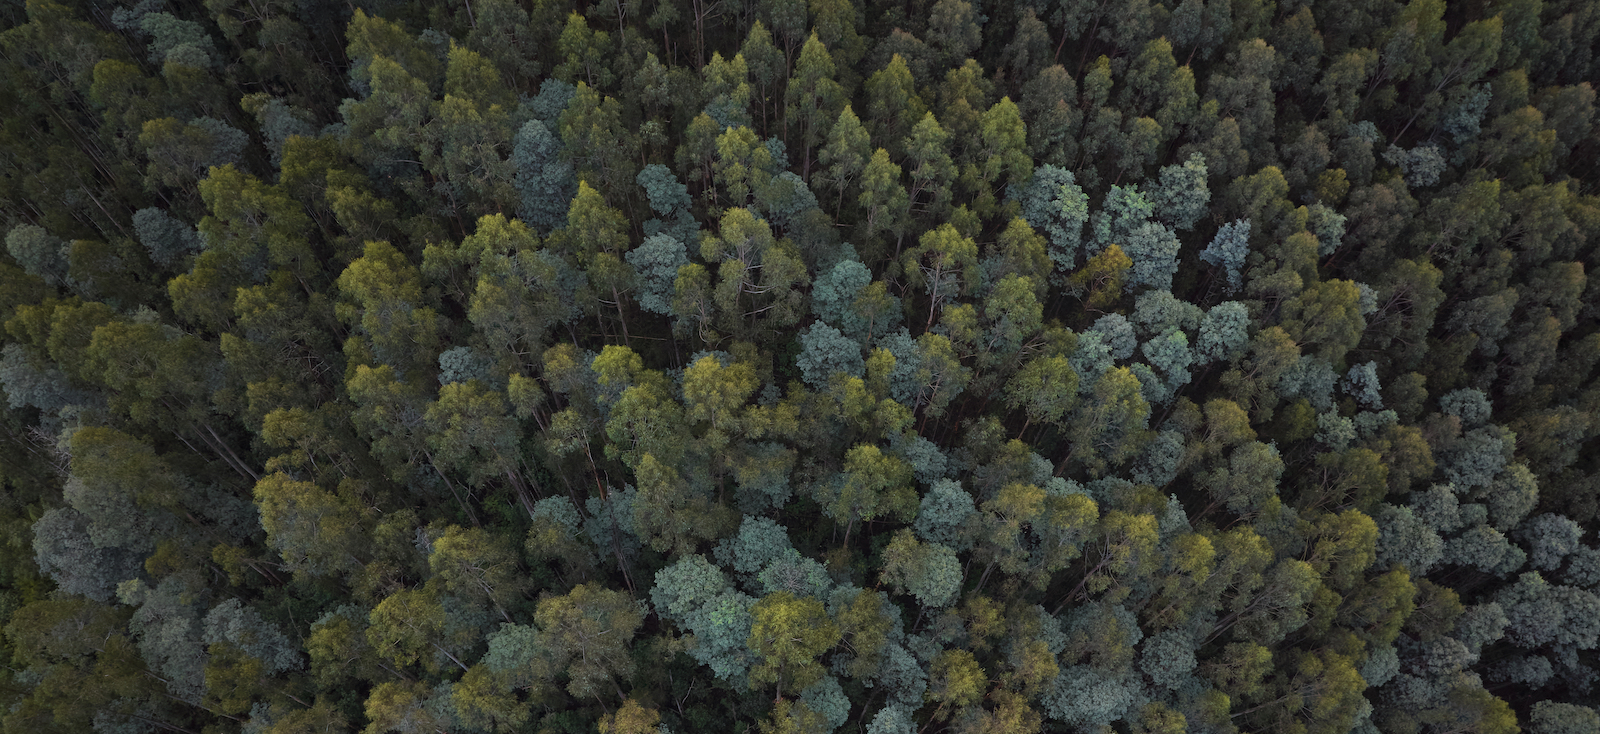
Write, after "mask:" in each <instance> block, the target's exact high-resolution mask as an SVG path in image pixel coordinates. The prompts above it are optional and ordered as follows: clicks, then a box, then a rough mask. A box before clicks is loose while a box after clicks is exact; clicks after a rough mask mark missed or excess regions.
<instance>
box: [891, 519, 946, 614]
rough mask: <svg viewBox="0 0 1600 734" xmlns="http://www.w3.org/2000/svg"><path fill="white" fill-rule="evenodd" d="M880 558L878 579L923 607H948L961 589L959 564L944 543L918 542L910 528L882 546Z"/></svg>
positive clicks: (898, 533)
mask: <svg viewBox="0 0 1600 734" xmlns="http://www.w3.org/2000/svg"><path fill="white" fill-rule="evenodd" d="M883 557H884V561H883V571H882V572H881V574H880V578H882V579H883V581H884V582H885V583H887V584H889V585H890V587H892V588H894V589H895V590H896V591H898V592H900V593H909V594H911V595H912V596H914V597H916V598H917V601H918V602H919V603H921V604H922V605H923V606H926V607H945V606H949V605H950V604H952V603H954V602H955V600H956V595H957V594H958V593H959V592H960V591H961V581H962V579H961V575H962V574H961V563H960V561H959V560H958V559H957V558H956V554H955V551H953V550H951V549H950V548H949V547H947V546H944V545H941V544H939V543H923V542H920V541H918V540H917V539H916V537H915V536H914V535H912V534H911V532H910V531H908V530H901V531H899V532H897V533H896V534H895V536H894V539H893V540H891V541H889V545H888V546H887V547H886V548H884V551H883Z"/></svg>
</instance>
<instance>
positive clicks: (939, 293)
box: [905, 224, 978, 328]
mask: <svg viewBox="0 0 1600 734" xmlns="http://www.w3.org/2000/svg"><path fill="white" fill-rule="evenodd" d="M905 269H906V272H907V274H908V275H909V276H910V277H911V280H912V282H913V283H914V284H916V285H919V286H920V287H921V288H922V290H923V291H924V292H926V293H927V294H928V322H927V328H932V326H933V321H934V315H935V314H937V313H938V312H939V308H940V306H941V305H942V304H943V303H944V302H945V301H947V300H950V299H953V298H955V297H956V296H957V295H959V294H964V293H968V292H970V291H971V289H972V288H973V287H974V286H975V285H977V280H978V272H977V269H978V246H977V244H976V243H974V242H973V241H972V239H971V238H969V237H966V236H963V235H962V234H961V233H960V232H958V231H957V230H956V228H955V227H953V226H951V225H949V224H944V225H940V226H939V227H938V228H937V229H933V230H929V231H928V232H925V233H924V234H923V235H922V237H921V239H920V240H919V241H918V244H917V246H916V247H915V248H912V249H911V250H909V251H908V252H907V253H906V255H905Z"/></svg>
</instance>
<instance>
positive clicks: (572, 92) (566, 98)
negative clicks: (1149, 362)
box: [527, 79, 578, 123]
mask: <svg viewBox="0 0 1600 734" xmlns="http://www.w3.org/2000/svg"><path fill="white" fill-rule="evenodd" d="M577 95H578V88H577V87H574V86H572V85H571V84H568V83H566V82H564V81H561V80H560V79H546V80H544V82H543V83H541V84H540V85H539V94H538V95H536V96H534V98H533V99H531V100H529V101H528V102H527V105H528V112H529V113H530V114H532V115H533V117H534V119H536V120H544V121H545V122H551V123H553V122H556V121H558V120H560V119H561V113H563V112H565V111H566V110H567V105H568V104H569V103H571V102H572V98H573V97H575V96H577Z"/></svg>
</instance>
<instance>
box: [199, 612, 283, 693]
mask: <svg viewBox="0 0 1600 734" xmlns="http://www.w3.org/2000/svg"><path fill="white" fill-rule="evenodd" d="M205 641H206V644H208V645H215V644H217V643H219V642H228V643H231V644H232V645H233V646H234V647H237V648H239V649H240V650H243V651H244V653H245V654H246V655H249V656H250V657H253V658H255V659H257V660H260V661H261V666H262V669H263V670H264V671H265V672H266V674H267V675H277V674H278V673H282V672H284V671H286V670H299V669H300V668H301V667H303V664H304V661H302V660H301V658H300V646H299V645H296V644H294V643H292V642H290V641H289V638H288V637H285V636H284V634H283V630H281V629H279V628H278V625H276V624H273V623H272V622H269V621H267V620H265V619H262V618H261V614H260V613H258V612H256V610H255V609H254V608H252V607H247V606H245V605H244V604H243V602H240V601H239V600H238V599H228V600H226V601H224V602H222V603H221V604H218V605H216V606H215V607H212V608H211V611H210V612H209V613H207V614H206V619H205Z"/></svg>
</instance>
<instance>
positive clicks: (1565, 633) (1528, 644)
mask: <svg viewBox="0 0 1600 734" xmlns="http://www.w3.org/2000/svg"><path fill="white" fill-rule="evenodd" d="M1494 600H1495V601H1496V602H1499V604H1500V607H1501V608H1502V609H1504V610H1505V613H1506V621H1507V624H1506V639H1508V640H1510V641H1511V642H1512V643H1513V644H1515V645H1517V646H1519V647H1524V648H1529V649H1533V648H1538V647H1542V646H1544V645H1549V644H1553V645H1558V646H1563V647H1565V646H1571V647H1574V648H1575V649H1578V650H1589V649H1593V648H1594V646H1595V642H1596V638H1597V636H1600V598H1597V597H1596V596H1595V595H1594V594H1592V593H1590V592H1588V591H1584V590H1583V589H1579V588H1575V587H1572V586H1556V585H1553V584H1550V583H1549V582H1547V581H1545V580H1544V577H1543V576H1540V575H1539V573H1538V572H1537V571H1529V572H1526V573H1523V574H1522V575H1521V576H1519V577H1518V578H1517V582H1516V583H1514V584H1511V585H1509V586H1504V587H1501V588H1500V590H1499V591H1498V592H1496V594H1495V597H1494Z"/></svg>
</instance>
